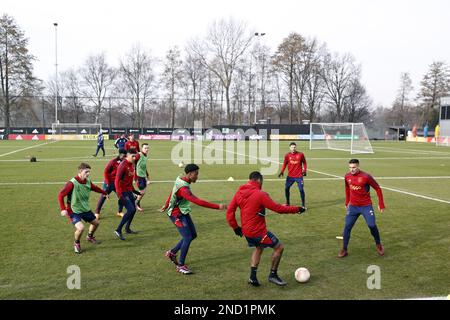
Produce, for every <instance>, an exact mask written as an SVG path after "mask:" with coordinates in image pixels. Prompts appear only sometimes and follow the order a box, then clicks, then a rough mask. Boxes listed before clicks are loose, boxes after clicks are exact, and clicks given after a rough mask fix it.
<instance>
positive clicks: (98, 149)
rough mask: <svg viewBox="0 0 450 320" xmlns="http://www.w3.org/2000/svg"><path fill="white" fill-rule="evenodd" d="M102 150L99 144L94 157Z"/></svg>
mask: <svg viewBox="0 0 450 320" xmlns="http://www.w3.org/2000/svg"><path fill="white" fill-rule="evenodd" d="M99 151H100V146H98V145H97V150H95V154H94V157H96V156H97V154H98V152H99Z"/></svg>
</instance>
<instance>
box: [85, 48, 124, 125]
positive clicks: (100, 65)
mask: <svg viewBox="0 0 450 320" xmlns="http://www.w3.org/2000/svg"><path fill="white" fill-rule="evenodd" d="M81 76H82V78H83V80H84V86H83V89H82V91H83V95H84V96H85V97H86V98H88V99H89V100H90V101H91V102H92V103H93V104H94V122H95V123H98V121H99V118H100V114H101V113H102V111H103V102H104V100H105V97H106V94H107V92H108V90H109V89H110V88H111V85H112V84H113V81H114V78H115V76H116V72H115V71H114V69H113V68H112V67H110V66H109V65H108V63H107V62H106V56H105V53H100V54H97V55H92V56H89V57H88V58H87V60H86V62H85V65H84V66H83V67H82V69H81Z"/></svg>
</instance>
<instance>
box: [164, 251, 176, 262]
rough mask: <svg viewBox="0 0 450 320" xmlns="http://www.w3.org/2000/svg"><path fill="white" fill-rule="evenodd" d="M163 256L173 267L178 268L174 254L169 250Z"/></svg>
mask: <svg viewBox="0 0 450 320" xmlns="http://www.w3.org/2000/svg"><path fill="white" fill-rule="evenodd" d="M164 256H165V257H166V258H167V259H169V260H170V261H172V262H173V264H174V265H176V266H178V260H177V255H176V254H175V253H173V252H172V251H170V250H169V251H166V253H165V254H164Z"/></svg>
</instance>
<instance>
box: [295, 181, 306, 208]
mask: <svg viewBox="0 0 450 320" xmlns="http://www.w3.org/2000/svg"><path fill="white" fill-rule="evenodd" d="M297 186H298V190H299V191H300V198H301V199H302V207H304V206H305V190H304V188H303V179H298V180H297Z"/></svg>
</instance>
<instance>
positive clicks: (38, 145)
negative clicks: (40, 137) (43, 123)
mask: <svg viewBox="0 0 450 320" xmlns="http://www.w3.org/2000/svg"><path fill="white" fill-rule="evenodd" d="M55 142H56V141H51V142H45V143H41V144H37V145H34V146H31V147H26V148H23V149H19V150H15V151H11V152H8V153H3V154H0V157H4V156H7V155H10V154H13V153H16V152H20V151H24V150H27V149H31V148H37V147H40V146H44V145H46V144H50V143H55Z"/></svg>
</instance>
